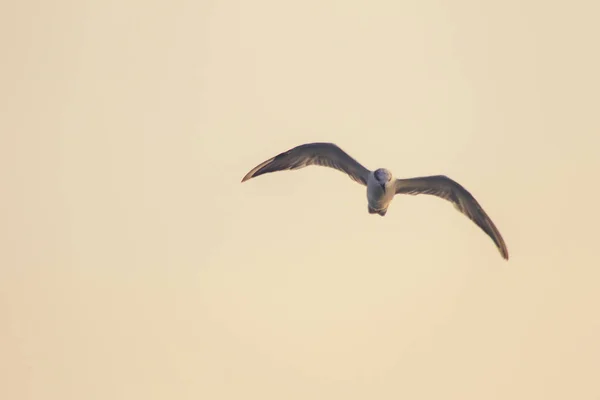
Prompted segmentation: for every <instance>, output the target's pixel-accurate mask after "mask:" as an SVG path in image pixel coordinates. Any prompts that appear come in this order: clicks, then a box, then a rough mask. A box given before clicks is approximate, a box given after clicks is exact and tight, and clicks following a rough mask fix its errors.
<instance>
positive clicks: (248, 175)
mask: <svg viewBox="0 0 600 400" xmlns="http://www.w3.org/2000/svg"><path fill="white" fill-rule="evenodd" d="M250 178H252V175H250V174H246V176H244V177H243V178H242V181H241V182H240V183H244V182H246V181H247V180H248V179H250Z"/></svg>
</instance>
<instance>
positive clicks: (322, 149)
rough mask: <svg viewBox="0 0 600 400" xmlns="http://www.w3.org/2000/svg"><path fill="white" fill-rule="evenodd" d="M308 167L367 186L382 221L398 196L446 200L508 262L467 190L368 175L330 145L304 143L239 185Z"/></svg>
mask: <svg viewBox="0 0 600 400" xmlns="http://www.w3.org/2000/svg"><path fill="white" fill-rule="evenodd" d="M309 165H320V166H323V167H329V168H335V169H337V170H339V171H342V172H345V173H346V174H347V175H348V176H349V177H350V178H351V179H352V180H354V181H356V182H358V183H360V184H361V185H364V186H366V187H367V201H368V205H367V209H368V212H369V214H378V215H380V216H382V217H383V216H384V215H385V214H386V212H387V209H388V207H389V205H390V203H391V201H392V200H393V198H394V196H395V195H397V194H410V195H418V194H429V195H433V196H437V197H441V198H442V199H446V200H448V201H450V202H451V203H452V204H453V205H454V208H456V209H457V210H458V211H460V212H461V213H463V214H464V215H466V216H467V217H468V218H469V219H470V220H471V221H473V222H474V223H475V224H476V225H477V226H479V227H480V228H481V229H482V230H483V231H484V232H485V233H486V234H487V235H488V236H489V237H490V238H492V240H493V241H494V243H495V244H496V246H497V247H498V250H499V251H500V254H501V255H502V257H503V258H504V259H505V260H508V249H507V248H506V244H505V243H504V239H502V236H501V235H500V232H499V231H498V229H497V228H496V226H495V225H494V223H493V222H492V220H491V219H490V217H488V215H487V214H486V213H485V211H484V210H483V208H482V207H481V206H480V205H479V203H478V202H477V200H475V198H474V197H473V196H472V195H471V193H469V192H468V191H467V189H465V188H464V187H462V186H461V185H460V184H459V183H457V182H455V181H454V180H452V179H450V178H448V177H447V176H444V175H432V176H422V177H416V178H408V179H395V178H394V177H393V176H392V173H391V172H390V171H389V170H388V169H385V168H378V169H376V170H374V171H370V170H369V169H367V168H365V167H364V166H363V165H362V164H360V163H359V162H358V161H356V160H355V159H354V158H352V157H351V156H350V155H348V154H347V153H346V152H345V151H344V150H342V149H341V148H339V147H338V146H337V145H335V144H333V143H307V144H303V145H300V146H297V147H294V148H292V149H290V150H288V151H285V152H283V153H281V154H278V155H276V156H275V157H273V158H271V159H269V160H267V161H265V162H263V163H261V164H259V165H257V166H256V167H254V168H253V169H252V170H251V171H250V172H248V173H247V174H246V176H244V178H243V179H242V182H245V181H247V180H249V179H250V178H254V177H256V176H259V175H263V174H267V173H270V172H276V171H284V170H295V169H300V168H304V167H307V166H309Z"/></svg>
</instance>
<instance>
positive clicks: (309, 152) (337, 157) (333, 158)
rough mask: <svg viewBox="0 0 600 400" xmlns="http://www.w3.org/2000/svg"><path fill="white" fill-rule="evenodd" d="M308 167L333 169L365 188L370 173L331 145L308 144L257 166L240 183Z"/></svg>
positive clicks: (342, 151)
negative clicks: (268, 174)
mask: <svg viewBox="0 0 600 400" xmlns="http://www.w3.org/2000/svg"><path fill="white" fill-rule="evenodd" d="M309 165H320V166H323V167H330V168H335V169H337V170H339V171H342V172H345V173H346V174H348V176H350V178H351V179H352V180H354V181H356V182H358V183H360V184H363V185H365V186H366V185H367V178H368V177H369V173H370V171H369V170H368V169H367V168H365V167H363V166H362V164H360V163H359V162H358V161H356V160H355V159H354V158H352V157H350V155H348V154H347V153H346V152H345V151H344V150H342V149H340V148H339V147H338V146H336V145H335V144H333V143H308V144H303V145H300V146H297V147H294V148H293V149H290V150H288V151H286V152H283V153H281V154H278V155H277V156H275V157H273V158H271V159H269V160H267V161H265V162H263V163H261V164H259V165H257V166H256V167H254V168H253V169H252V170H251V171H250V172H248V173H247V174H246V176H244V178H243V179H242V182H245V181H247V180H248V179H250V178H253V177H255V176H259V175H262V174H267V173H270V172H275V171H284V170H294V169H300V168H304V167H307V166H309Z"/></svg>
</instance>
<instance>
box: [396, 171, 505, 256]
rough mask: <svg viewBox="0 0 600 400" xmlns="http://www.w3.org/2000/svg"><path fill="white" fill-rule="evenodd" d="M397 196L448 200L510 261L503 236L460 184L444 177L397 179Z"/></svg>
mask: <svg viewBox="0 0 600 400" xmlns="http://www.w3.org/2000/svg"><path fill="white" fill-rule="evenodd" d="M395 184H396V194H411V195H417V194H429V195H433V196H437V197H441V198H443V199H446V200H448V201H450V202H452V203H453V204H454V207H455V208H456V209H457V210H458V211H460V212H461V213H463V214H464V215H466V216H467V217H468V218H469V219H470V220H471V221H473V222H474V223H475V224H477V226H479V227H480V228H481V229H482V230H483V231H484V232H485V233H487V234H488V236H489V237H491V238H492V240H493V241H494V243H495V244H496V246H497V247H498V250H499V251H500V254H501V255H502V257H503V258H504V259H506V260H508V249H507V248H506V244H505V243H504V239H502V235H500V232H499V231H498V229H497V228H496V226H495V225H494V223H493V222H492V220H491V218H490V217H488V215H487V214H486V213H485V211H484V210H483V208H482V207H481V206H480V205H479V203H478V202H477V200H475V198H474V197H473V196H472V195H471V193H469V191H467V189H465V188H464V187H462V186H461V185H460V184H459V183H457V182H455V181H454V180H452V179H450V178H448V177H447V176H444V175H435V176H423V177H418V178H410V179H396V182H395Z"/></svg>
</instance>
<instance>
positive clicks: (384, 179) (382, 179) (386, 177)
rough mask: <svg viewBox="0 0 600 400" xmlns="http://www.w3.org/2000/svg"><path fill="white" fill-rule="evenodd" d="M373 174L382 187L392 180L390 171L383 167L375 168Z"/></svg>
mask: <svg viewBox="0 0 600 400" xmlns="http://www.w3.org/2000/svg"><path fill="white" fill-rule="evenodd" d="M373 176H375V180H376V181H377V182H378V183H379V184H380V185H381V186H382V187H385V185H387V184H388V182H390V181H391V180H392V173H391V172H390V171H389V170H387V169H385V168H379V169H376V170H375V172H373Z"/></svg>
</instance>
